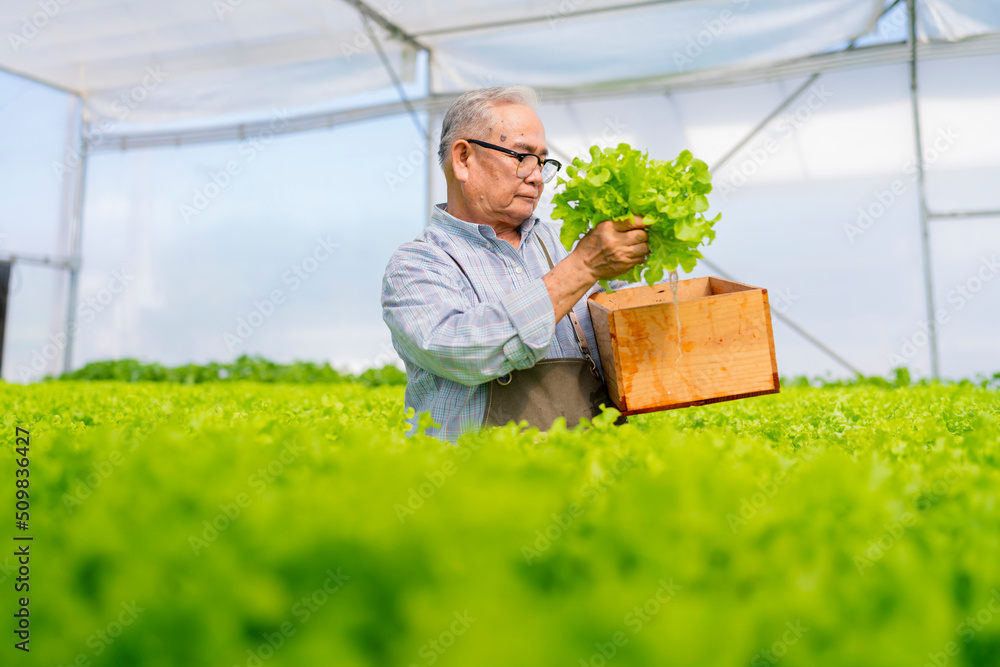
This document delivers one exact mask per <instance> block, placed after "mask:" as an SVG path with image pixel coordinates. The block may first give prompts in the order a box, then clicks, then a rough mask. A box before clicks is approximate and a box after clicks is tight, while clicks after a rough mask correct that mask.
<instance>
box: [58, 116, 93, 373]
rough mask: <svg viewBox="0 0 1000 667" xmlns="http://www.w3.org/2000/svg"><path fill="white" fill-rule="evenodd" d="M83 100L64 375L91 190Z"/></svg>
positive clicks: (73, 328)
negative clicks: (86, 203) (85, 209)
mask: <svg viewBox="0 0 1000 667" xmlns="http://www.w3.org/2000/svg"><path fill="white" fill-rule="evenodd" d="M83 129H84V120H83V100H81V101H80V137H79V141H80V144H79V145H80V166H79V167H77V170H76V191H75V194H74V196H73V221H72V226H71V227H70V234H69V241H70V243H69V248H68V250H69V261H70V268H69V297H68V298H67V300H66V347H65V348H64V349H63V368H62V372H63V373H69V372H70V371H71V370H72V368H73V343H74V341H75V340H76V334H77V331H76V302H77V296H78V292H79V289H80V284H79V283H80V260H81V255H82V248H83V243H82V241H83V204H84V195H85V193H86V190H87V160H88V156H87V141H86V138H85V137H84V135H83Z"/></svg>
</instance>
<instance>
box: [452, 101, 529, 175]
mask: <svg viewBox="0 0 1000 667" xmlns="http://www.w3.org/2000/svg"><path fill="white" fill-rule="evenodd" d="M504 104H518V105H522V106H526V107H528V108H529V109H534V108H536V107H537V106H538V94H537V93H536V92H535V91H534V90H533V89H532V88H529V87H528V86H504V87H493V88H480V89H479V90H470V91H469V92H467V93H464V94H462V95H461V96H459V98H458V99H457V100H455V101H454V102H453V103H452V105H451V106H450V107H449V108H448V111H447V112H446V113H445V114H444V120H443V121H442V122H441V144H440V146H438V162H439V163H440V164H441V165H442V166H443V165H444V158H445V156H446V155H448V154H449V153H450V152H451V147H452V144H454V143H455V142H456V141H458V140H459V139H464V138H466V137H470V136H471V137H474V138H479V136H476V135H480V136H481V135H484V134H485V133H486V131H487V129H488V128H489V127H490V124H491V123H492V122H493V121H494V116H493V108H494V107H497V106H501V105H504Z"/></svg>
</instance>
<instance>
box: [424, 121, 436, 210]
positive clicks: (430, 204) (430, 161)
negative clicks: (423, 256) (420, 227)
mask: <svg viewBox="0 0 1000 667" xmlns="http://www.w3.org/2000/svg"><path fill="white" fill-rule="evenodd" d="M435 167H437V151H436V150H434V114H433V113H431V111H430V109H428V110H427V208H426V211H427V219H426V220H425V224H426V226H428V227H429V226H430V224H431V213H432V211H433V209H434V169H435Z"/></svg>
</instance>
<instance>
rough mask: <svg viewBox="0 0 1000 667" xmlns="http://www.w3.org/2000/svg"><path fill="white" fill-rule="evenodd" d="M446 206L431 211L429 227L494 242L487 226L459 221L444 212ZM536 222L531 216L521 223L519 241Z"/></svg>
mask: <svg viewBox="0 0 1000 667" xmlns="http://www.w3.org/2000/svg"><path fill="white" fill-rule="evenodd" d="M445 206H446V204H437V205H435V206H434V209H433V210H432V211H431V225H434V226H437V227H441V228H442V229H444V230H445V231H446V232H448V233H449V234H454V235H457V236H462V237H465V238H469V239H473V240H484V241H496V240H497V233H496V232H495V231H494V230H493V228H492V227H490V226H489V225H477V224H474V223H471V222H466V221H465V220H459V219H458V218H456V217H455V216H453V215H452V214H451V213H448V212H447V211H445V210H444V207H445ZM537 222H538V217H537V216H534V215H533V216H531V217H529V218H528V219H527V220H525V221H524V222H522V223H521V241H522V242H523V241H524V240H525V239H527V238H528V237H529V236H530V235H531V230H532V229H534V227H535V224H536V223H537Z"/></svg>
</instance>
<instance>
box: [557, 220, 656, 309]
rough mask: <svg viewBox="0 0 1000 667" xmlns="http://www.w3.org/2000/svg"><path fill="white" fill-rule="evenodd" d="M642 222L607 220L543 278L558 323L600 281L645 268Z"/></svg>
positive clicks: (589, 233) (590, 232) (645, 238)
mask: <svg viewBox="0 0 1000 667" xmlns="http://www.w3.org/2000/svg"><path fill="white" fill-rule="evenodd" d="M647 237H648V234H647V232H646V229H645V226H644V225H643V224H642V218H632V220H622V221H620V222H612V221H611V220H605V221H604V222H602V223H600V224H599V225H597V226H596V227H594V228H593V229H591V230H590V231H589V232H587V235H586V236H584V237H583V238H582V239H580V242H579V243H577V244H576V248H574V249H573V252H571V253H570V254H569V256H568V257H566V258H565V259H564V260H563V261H561V262H559V263H558V264H556V268H554V269H552V270H551V271H549V272H548V273H547V274H545V276H544V277H543V280H544V281H545V287H546V288H547V289H548V291H549V297H550V298H551V299H552V307H553V310H554V311H555V318H556V321H557V322H558V321H559V320H560V319H562V318H563V317H565V316H566V313H568V312H569V311H570V310H571V309H572V308H573V306H574V305H575V304H576V302H577V301H579V300H580V299H581V298H582V297H583V295H584V294H586V293H587V290H589V289H590V288H591V287H593V286H594V283H596V282H597V281H598V280H610V279H612V278H615V277H617V276H620V275H621V274H623V273H625V272H626V271H628V270H629V269H631V268H632V267H633V266H636V265H637V264H642V262H643V260H645V259H646V254H647V253H648V252H649V246H648V245H646V240H647Z"/></svg>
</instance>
